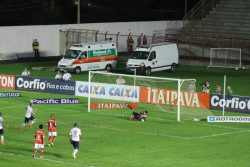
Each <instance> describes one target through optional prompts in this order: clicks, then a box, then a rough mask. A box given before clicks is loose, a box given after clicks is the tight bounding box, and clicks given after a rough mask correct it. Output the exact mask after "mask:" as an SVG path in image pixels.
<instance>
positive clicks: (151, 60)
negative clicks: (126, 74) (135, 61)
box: [148, 51, 157, 68]
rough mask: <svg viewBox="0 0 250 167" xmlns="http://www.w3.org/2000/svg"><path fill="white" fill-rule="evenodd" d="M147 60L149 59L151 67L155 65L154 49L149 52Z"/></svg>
mask: <svg viewBox="0 0 250 167" xmlns="http://www.w3.org/2000/svg"><path fill="white" fill-rule="evenodd" d="M148 61H149V64H150V66H151V68H154V67H157V59H156V51H152V52H150V55H149V57H148Z"/></svg>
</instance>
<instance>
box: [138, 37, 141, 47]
mask: <svg viewBox="0 0 250 167" xmlns="http://www.w3.org/2000/svg"><path fill="white" fill-rule="evenodd" d="M138 46H141V36H138V38H137V47H138Z"/></svg>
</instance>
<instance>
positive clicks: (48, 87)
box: [16, 76, 75, 95]
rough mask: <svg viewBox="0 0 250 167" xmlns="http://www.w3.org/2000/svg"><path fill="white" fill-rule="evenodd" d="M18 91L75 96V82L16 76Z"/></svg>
mask: <svg viewBox="0 0 250 167" xmlns="http://www.w3.org/2000/svg"><path fill="white" fill-rule="evenodd" d="M16 90H28V91H37V92H47V93H56V94H66V95H74V94H75V81H60V80H56V79H50V78H31V77H23V76H16Z"/></svg>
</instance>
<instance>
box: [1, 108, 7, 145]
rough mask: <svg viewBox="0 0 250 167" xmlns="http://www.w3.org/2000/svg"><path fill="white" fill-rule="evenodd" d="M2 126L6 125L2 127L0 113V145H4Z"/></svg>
mask: <svg viewBox="0 0 250 167" xmlns="http://www.w3.org/2000/svg"><path fill="white" fill-rule="evenodd" d="M3 126H6V125H4V123H3V117H2V113H1V112H0V145H1V144H4V136H3Z"/></svg>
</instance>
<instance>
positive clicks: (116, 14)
mask: <svg viewBox="0 0 250 167" xmlns="http://www.w3.org/2000/svg"><path fill="white" fill-rule="evenodd" d="M198 1H199V0H187V2H188V3H187V7H188V9H191V8H192V6H193V5H194V4H196V3H197V2H198ZM184 11H185V0H81V23H94V22H126V21H156V20H179V19H182V17H183V16H184ZM0 18H1V19H0V26H15V25H48V24H74V23H76V20H77V6H76V5H75V3H74V0H1V2H0Z"/></svg>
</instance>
